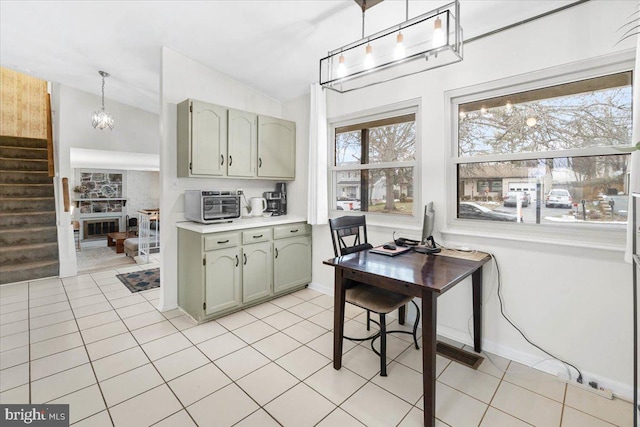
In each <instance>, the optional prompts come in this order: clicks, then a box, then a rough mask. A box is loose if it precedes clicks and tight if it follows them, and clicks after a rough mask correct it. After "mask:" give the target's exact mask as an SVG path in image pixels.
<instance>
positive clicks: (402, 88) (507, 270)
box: [313, 1, 637, 396]
mask: <svg viewBox="0 0 640 427" xmlns="http://www.w3.org/2000/svg"><path fill="white" fill-rule="evenodd" d="M636 5H637V3H636V2H626V1H606V2H605V1H591V2H587V3H585V4H582V5H580V6H577V7H574V8H572V9H570V10H567V11H564V12H561V13H558V14H555V15H552V16H549V17H546V18H543V19H541V20H538V21H535V22H532V23H529V24H525V25H522V26H519V27H517V28H514V29H511V30H508V31H505V32H502V33H499V34H496V35H493V36H490V37H486V38H484V39H480V40H478V41H475V42H473V43H470V44H468V45H466V46H465V48H464V54H465V58H464V61H463V62H461V63H458V64H455V65H450V66H447V67H444V68H441V69H437V70H432V71H427V72H425V73H422V74H419V75H415V76H411V77H408V78H404V79H399V80H395V81H393V82H389V83H386V84H382V85H377V86H373V87H370V88H366V89H361V90H358V91H354V92H350V93H347V94H336V93H335V92H329V94H328V100H327V108H328V112H327V113H328V114H327V115H328V117H329V118H334V119H335V118H339V117H342V116H345V115H349V114H354V113H357V112H361V111H365V110H368V109H372V108H375V107H380V106H385V105H389V104H393V103H396V102H402V101H406V100H410V99H415V98H419V99H420V100H421V102H422V115H421V122H420V125H421V126H422V153H421V156H422V157H421V173H422V180H421V184H422V185H421V197H422V203H425V202H427V201H430V200H433V201H434V202H435V208H436V211H437V220H436V228H438V229H440V230H443V229H444V228H445V227H446V215H445V207H446V201H447V197H446V196H447V194H446V191H447V190H446V189H447V182H446V162H447V158H448V153H449V147H450V141H448V140H446V139H445V129H446V126H448V123H446V122H445V110H446V109H447V108H449V106H448V105H445V102H444V93H445V92H446V91H449V90H453V89H459V88H463V87H466V86H470V85H475V84H480V83H483V82H490V81H493V80H497V79H501V78H505V77H510V76H514V75H519V74H525V73H529V72H532V71H535V70H541V69H545V68H553V67H556V66H557V65H560V64H567V63H570V62H575V61H578V60H583V59H588V58H593V57H598V56H601V55H605V54H609V53H611V52H612V51H614V50H617V51H621V50H625V49H629V48H633V47H635V43H634V40H629V41H628V43H626V42H625V43H621V44H620V45H617V46H616V42H617V40H618V39H619V38H620V36H621V32H616V29H617V28H619V27H620V26H621V25H622V24H623V23H625V22H627V20H628V16H630V15H632V14H633V13H634V10H635V8H636ZM401 226H402V225H401V224H398V227H401ZM370 228H372V230H371V232H370V233H369V238H370V241H372V242H373V243H379V242H384V241H387V240H390V238H391V233H392V231H393V229H392V228H381V227H370ZM443 234H444V236H445V237H446V239H445V240H444V243H446V244H460V245H465V246H469V247H472V248H476V249H479V250H484V251H487V252H491V253H493V254H495V256H496V258H497V259H498V261H499V263H500V271H501V278H502V285H503V295H504V298H505V304H506V310H507V312H508V314H509V315H511V317H512V318H513V319H514V320H515V321H516V322H517V323H518V324H519V325H520V326H522V328H523V329H524V330H525V332H526V333H527V335H528V336H529V337H530V338H531V339H533V340H534V341H535V342H537V343H539V344H540V345H541V346H542V347H543V348H545V349H547V350H549V351H551V352H552V353H555V354H556V355H558V356H560V357H562V358H565V359H566V360H568V361H570V362H572V363H573V364H575V365H577V366H578V367H579V368H581V369H582V370H583V374H584V375H585V380H586V379H588V378H594V379H597V380H598V382H599V383H600V385H601V386H604V387H609V388H611V389H613V390H614V391H616V392H619V393H622V394H623V395H626V396H631V395H632V392H631V387H632V386H631V383H632V380H631V378H632V369H633V367H632V349H633V347H632V329H631V328H632V305H631V267H630V266H629V265H628V264H625V263H624V262H623V252H622V251H623V248H622V247H620V248H619V251H618V250H615V251H602V250H599V249H598V248H593V249H585V248H582V247H571V246H553V245H548V244H543V243H535V242H523V241H513V240H500V239H497V238H491V237H484V238H479V237H472V236H470V235H467V234H465V233H462V234H451V233H448V234H447V233H443ZM437 237H440V236H437ZM332 253H333V250H332V247H331V240H330V235H329V230H328V227H327V226H316V227H314V229H313V268H314V270H313V283H314V286H317V287H318V288H322V289H325V290H329V291H331V292H332V288H333V271H332V269H331V268H330V267H327V266H324V265H322V260H323V259H327V258H329V257H331V255H332ZM484 280H485V285H484V290H485V298H484V301H485V304H484V308H483V313H484V322H485V323H484V328H483V329H484V330H483V345H484V348H485V349H486V350H488V351H492V352H495V353H497V354H501V355H503V356H506V357H509V358H511V359H514V360H518V361H522V362H524V363H527V364H529V365H533V364H535V363H537V362H539V361H540V360H542V359H545V358H546V357H547V356H545V355H543V354H542V353H541V352H539V351H538V350H536V349H534V348H533V347H532V346H531V345H529V344H527V343H526V342H525V341H524V340H523V339H522V338H521V337H520V336H519V335H518V334H517V333H516V331H515V330H514V329H513V328H512V327H511V326H509V325H508V324H507V322H506V321H505V320H504V319H503V318H502V317H501V315H500V310H499V306H498V300H497V295H496V285H495V283H496V280H495V275H494V269H493V268H492V267H487V268H485V273H484ZM438 307H439V313H438V331H439V333H441V334H442V335H445V336H449V337H451V338H454V339H456V340H458V341H462V342H466V343H471V342H472V340H471V338H470V335H469V332H468V326H467V325H468V320H469V317H470V316H471V292H470V279H468V280H466V281H465V282H464V283H462V284H460V285H458V286H457V287H456V288H454V289H453V290H452V291H451V292H449V293H447V294H445V295H443V296H442V297H441V298H440V300H439V305H438ZM536 367H537V368H539V369H545V370H547V371H550V372H552V373H554V374H555V373H557V372H566V371H565V369H564V368H563V367H562V366H561V365H559V364H557V363H555V362H553V363H543V364H540V365H537V366H536ZM574 378H575V374H574ZM585 383H586V381H585Z"/></svg>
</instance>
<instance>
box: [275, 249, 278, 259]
mask: <svg viewBox="0 0 640 427" xmlns="http://www.w3.org/2000/svg"><path fill="white" fill-rule="evenodd" d="M275 249H276V258H278V248H275Z"/></svg>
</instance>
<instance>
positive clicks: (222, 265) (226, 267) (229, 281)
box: [205, 247, 240, 315]
mask: <svg viewBox="0 0 640 427" xmlns="http://www.w3.org/2000/svg"><path fill="white" fill-rule="evenodd" d="M205 302H206V304H207V306H206V309H205V313H206V314H207V315H210V314H214V313H216V312H218V311H221V310H226V309H228V308H233V307H236V306H238V305H240V249H239V248H237V247H236V248H229V249H220V250H217V251H211V252H207V253H206V270H205Z"/></svg>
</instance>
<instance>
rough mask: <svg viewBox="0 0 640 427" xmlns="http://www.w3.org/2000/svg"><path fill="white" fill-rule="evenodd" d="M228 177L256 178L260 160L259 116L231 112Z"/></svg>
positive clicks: (235, 111) (236, 111) (242, 112)
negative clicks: (258, 152)
mask: <svg viewBox="0 0 640 427" xmlns="http://www.w3.org/2000/svg"><path fill="white" fill-rule="evenodd" d="M228 141H229V142H228V164H227V176H234V177H235V176H237V177H254V176H256V163H257V160H258V155H257V151H258V116H257V115H256V114H253V113H247V112H244V111H238V110H229V135H228Z"/></svg>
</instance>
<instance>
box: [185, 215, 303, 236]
mask: <svg viewBox="0 0 640 427" xmlns="http://www.w3.org/2000/svg"><path fill="white" fill-rule="evenodd" d="M294 222H304V223H306V222H307V218H305V217H302V216H292V215H283V216H270V217H258V218H252V217H248V218H238V219H234V220H233V221H232V222H223V223H218V224H200V223H197V222H193V221H186V222H178V223H176V227H178V228H182V229H184V230H190V231H195V232H196V233H217V232H219V231H233V230H244V229H247V228H256V227H270V226H273V225H282V224H292V223H294Z"/></svg>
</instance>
